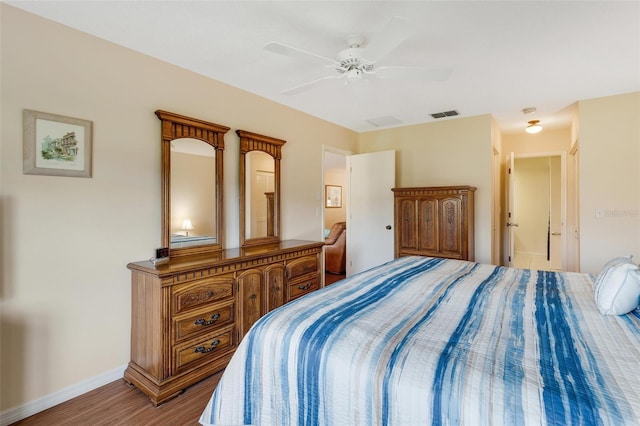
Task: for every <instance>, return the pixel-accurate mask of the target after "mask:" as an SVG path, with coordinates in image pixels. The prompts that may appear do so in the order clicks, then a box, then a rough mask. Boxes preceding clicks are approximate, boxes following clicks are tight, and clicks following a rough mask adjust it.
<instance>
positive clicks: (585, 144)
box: [578, 92, 640, 273]
mask: <svg viewBox="0 0 640 426" xmlns="http://www.w3.org/2000/svg"><path fill="white" fill-rule="evenodd" d="M578 111H579V112H578V119H579V123H580V125H579V131H578V143H579V146H580V183H579V188H580V267H581V270H582V271H583V272H594V273H595V272H598V271H599V270H600V268H602V265H603V264H604V263H606V261H607V260H608V259H610V258H612V257H615V256H626V255H629V254H633V255H634V260H636V261H638V260H640V92H635V93H630V94H624V95H618V96H609V97H604V98H598V99H590V100H585V101H580V102H578ZM596 209H603V210H604V213H605V216H604V217H601V218H597V217H596Z"/></svg>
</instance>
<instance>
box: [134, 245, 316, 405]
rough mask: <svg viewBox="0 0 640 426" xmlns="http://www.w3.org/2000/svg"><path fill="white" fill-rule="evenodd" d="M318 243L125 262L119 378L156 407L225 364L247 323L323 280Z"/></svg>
mask: <svg viewBox="0 0 640 426" xmlns="http://www.w3.org/2000/svg"><path fill="white" fill-rule="evenodd" d="M323 244H324V243H323V242H312V241H298V240H289V241H281V242H279V243H274V244H269V245H262V246H253V247H249V248H242V249H240V248H238V249H228V250H222V251H220V252H216V253H215V254H208V255H203V256H198V257H196V256H185V257H179V258H176V259H171V261H170V262H169V263H168V264H165V265H160V266H157V267H156V268H154V267H153V265H152V264H151V262H149V261H144V262H134V263H130V264H129V265H127V267H128V268H129V269H130V270H131V274H132V276H131V278H132V282H131V284H132V293H131V303H132V316H131V361H130V362H129V366H128V367H127V369H126V371H125V373H124V379H125V380H126V381H127V382H128V383H130V384H133V385H135V386H136V387H138V388H139V389H141V390H142V391H143V392H145V393H146V394H147V395H149V397H150V398H151V401H152V402H153V404H154V405H158V404H161V403H162V402H165V401H167V400H168V399H170V398H172V397H174V396H176V395H178V394H180V393H181V392H182V390H183V389H184V388H186V387H187V386H189V385H192V384H194V383H196V382H198V381H200V380H202V379H204V378H205V377H208V376H210V375H212V374H214V373H216V372H218V371H220V370H222V369H224V368H225V366H226V365H227V363H228V362H229V359H230V358H231V355H233V352H234V350H235V349H236V347H237V345H238V343H239V342H240V340H241V339H242V337H243V336H244V334H245V333H246V332H247V331H248V330H249V328H250V327H251V325H253V323H254V322H255V321H256V320H258V318H260V317H261V316H262V315H264V314H265V313H267V312H268V311H270V310H272V309H275V308H277V307H279V306H281V305H282V304H283V303H287V302H288V301H291V300H293V299H295V298H297V297H300V296H302V295H305V294H307V293H310V292H312V291H314V290H317V289H318V288H319V287H320V285H321V275H320V273H321V262H320V255H321V253H322V246H323Z"/></svg>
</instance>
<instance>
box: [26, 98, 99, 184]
mask: <svg viewBox="0 0 640 426" xmlns="http://www.w3.org/2000/svg"><path fill="white" fill-rule="evenodd" d="M22 119H23V126H24V138H23V141H22V144H23V145H22V172H23V173H24V174H27V175H49V176H71V177H91V161H92V158H91V149H92V142H93V122H91V121H88V120H82V119H80V118H73V117H65V116H62V115H56V114H49V113H46V112H38V111H31V110H28V109H25V110H24V111H23V114H22Z"/></svg>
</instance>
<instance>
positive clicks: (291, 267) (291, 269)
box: [287, 256, 319, 279]
mask: <svg viewBox="0 0 640 426" xmlns="http://www.w3.org/2000/svg"><path fill="white" fill-rule="evenodd" d="M318 270H319V267H318V256H305V257H302V258H300V259H295V260H292V261H291V262H289V263H288V264H287V279H293V278H296V277H301V276H303V275H306V274H311V273H316V272H318Z"/></svg>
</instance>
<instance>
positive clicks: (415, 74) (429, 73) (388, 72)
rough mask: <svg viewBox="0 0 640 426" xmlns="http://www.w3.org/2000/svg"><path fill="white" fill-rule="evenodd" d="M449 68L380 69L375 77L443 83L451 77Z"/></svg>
mask: <svg viewBox="0 0 640 426" xmlns="http://www.w3.org/2000/svg"><path fill="white" fill-rule="evenodd" d="M452 72H453V70H452V69H451V68H418V67H380V68H378V69H377V70H376V71H375V74H376V77H378V78H387V79H394V80H430V81H444V80H446V79H448V78H449V77H450V76H451V73H452Z"/></svg>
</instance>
